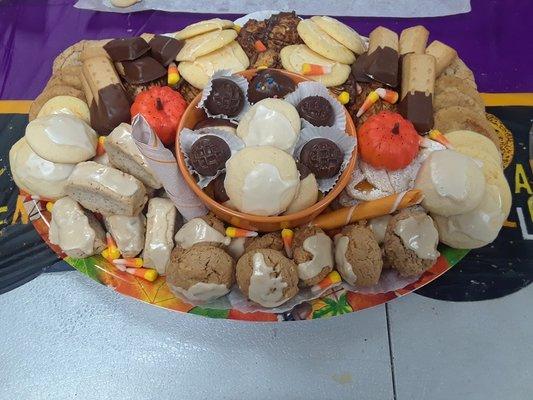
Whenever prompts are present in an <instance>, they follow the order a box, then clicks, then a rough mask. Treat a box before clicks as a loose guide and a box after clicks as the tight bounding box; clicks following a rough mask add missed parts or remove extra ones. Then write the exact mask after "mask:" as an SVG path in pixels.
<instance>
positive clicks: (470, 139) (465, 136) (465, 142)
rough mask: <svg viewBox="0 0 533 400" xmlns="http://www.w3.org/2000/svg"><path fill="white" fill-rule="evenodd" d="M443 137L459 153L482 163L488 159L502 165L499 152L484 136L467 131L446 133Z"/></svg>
mask: <svg viewBox="0 0 533 400" xmlns="http://www.w3.org/2000/svg"><path fill="white" fill-rule="evenodd" d="M445 136H446V139H448V140H449V141H450V143H451V144H452V146H453V149H454V150H455V151H458V152H459V153H463V154H465V155H467V156H469V157H472V158H477V159H479V160H482V161H484V160H485V159H487V158H490V159H491V160H492V161H494V162H496V163H497V164H499V165H501V163H502V155H501V153H500V151H499V150H498V148H497V147H496V145H495V144H494V143H493V142H492V140H490V139H489V138H487V137H486V136H483V135H480V134H479V133H476V132H473V131H467V130H459V131H452V132H448V133H446V135H445Z"/></svg>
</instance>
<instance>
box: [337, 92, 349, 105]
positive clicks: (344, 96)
mask: <svg viewBox="0 0 533 400" xmlns="http://www.w3.org/2000/svg"><path fill="white" fill-rule="evenodd" d="M337 100H339V102H340V103H341V104H342V105H345V104H348V102H349V101H350V93H348V92H346V91H342V92H341V93H340V94H339V95H338V96H337Z"/></svg>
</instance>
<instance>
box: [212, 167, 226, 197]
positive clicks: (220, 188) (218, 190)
mask: <svg viewBox="0 0 533 400" xmlns="http://www.w3.org/2000/svg"><path fill="white" fill-rule="evenodd" d="M224 179H226V174H220V175H219V176H217V177H216V178H215V179H214V180H213V197H214V198H215V200H216V201H218V202H219V203H225V202H226V201H228V200H229V197H228V194H227V193H226V188H225V187H224Z"/></svg>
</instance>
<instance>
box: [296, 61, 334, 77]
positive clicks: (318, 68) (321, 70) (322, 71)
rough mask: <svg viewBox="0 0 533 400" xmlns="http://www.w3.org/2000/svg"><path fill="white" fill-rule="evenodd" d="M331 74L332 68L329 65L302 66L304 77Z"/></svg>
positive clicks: (305, 64)
mask: <svg viewBox="0 0 533 400" xmlns="http://www.w3.org/2000/svg"><path fill="white" fill-rule="evenodd" d="M329 73H331V67H330V66H328V65H318V64H309V63H303V64H302V75H327V74H329Z"/></svg>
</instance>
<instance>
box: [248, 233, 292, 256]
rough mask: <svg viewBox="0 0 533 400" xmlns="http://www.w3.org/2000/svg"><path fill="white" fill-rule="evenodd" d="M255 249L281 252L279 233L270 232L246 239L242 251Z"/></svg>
mask: <svg viewBox="0 0 533 400" xmlns="http://www.w3.org/2000/svg"><path fill="white" fill-rule="evenodd" d="M257 249H271V250H277V251H281V252H283V240H282V239H281V233H280V232H270V233H265V234H264V235H261V236H257V237H254V238H246V240H245V241H244V251H245V252H248V251H252V250H257Z"/></svg>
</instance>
